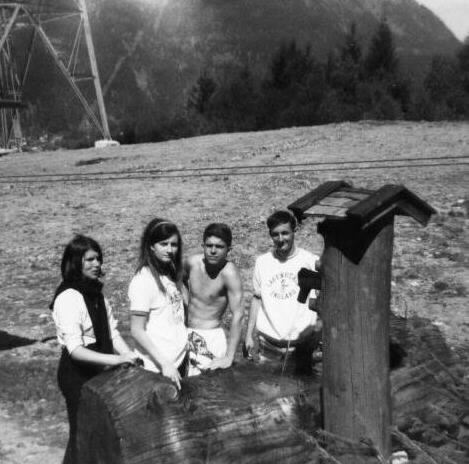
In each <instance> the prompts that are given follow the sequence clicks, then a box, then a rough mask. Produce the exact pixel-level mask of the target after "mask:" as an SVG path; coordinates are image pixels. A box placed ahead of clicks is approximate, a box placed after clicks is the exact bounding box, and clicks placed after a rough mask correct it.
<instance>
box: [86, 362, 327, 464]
mask: <svg viewBox="0 0 469 464" xmlns="http://www.w3.org/2000/svg"><path fill="white" fill-rule="evenodd" d="M319 426H320V424H319V384H318V381H314V379H312V378H311V377H309V378H292V377H281V376H279V375H278V374H276V373H275V372H274V371H273V370H272V368H271V367H269V366H266V365H255V364H253V363H252V362H251V363H249V362H243V363H240V364H238V365H236V366H234V367H233V368H231V369H228V370H223V371H216V372H213V373H209V374H204V375H201V376H198V377H191V378H188V379H184V380H183V385H182V390H181V392H180V393H178V392H177V391H176V389H175V387H174V386H173V385H172V384H171V383H170V382H169V381H168V380H166V379H165V378H164V377H162V376H161V375H158V374H154V373H152V372H148V371H145V370H143V369H141V368H135V367H131V368H127V369H124V368H119V369H117V370H112V371H108V372H105V373H103V374H101V375H99V376H97V377H95V378H94V379H92V380H91V381H90V382H88V383H87V384H85V386H84V387H83V391H82V399H81V402H80V407H79V416H78V454H79V456H78V461H79V462H80V464H92V463H93V464H96V463H100V464H105V463H109V464H121V463H125V464H130V463H132V464H143V463H148V464H150V463H152V464H153V463H206V462H210V463H224V464H225V463H240V462H249V463H253V464H256V463H272V462H275V461H277V462H279V463H292V464H295V463H305V462H319V461H318V460H317V459H315V458H314V456H315V455H317V456H319V454H318V450H317V446H316V443H315V441H314V440H313V439H311V440H310V439H309V437H311V436H312V435H311V434H312V432H313V431H314V430H315V429H317V428H318V427H319Z"/></svg>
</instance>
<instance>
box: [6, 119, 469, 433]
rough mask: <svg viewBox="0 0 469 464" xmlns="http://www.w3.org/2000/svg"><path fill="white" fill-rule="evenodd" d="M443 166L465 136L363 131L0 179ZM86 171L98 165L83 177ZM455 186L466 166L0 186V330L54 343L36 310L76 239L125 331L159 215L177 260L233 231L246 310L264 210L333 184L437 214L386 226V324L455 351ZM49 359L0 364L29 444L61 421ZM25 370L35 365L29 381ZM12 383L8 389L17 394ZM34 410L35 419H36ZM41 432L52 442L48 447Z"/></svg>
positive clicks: (307, 239) (201, 141)
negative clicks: (142, 248)
mask: <svg viewBox="0 0 469 464" xmlns="http://www.w3.org/2000/svg"><path fill="white" fill-rule="evenodd" d="M455 155H460V156H461V155H465V156H468V155H469V124H467V123H460V124H456V123H454V124H453V123H438V124H436V123H435V124H430V123H425V124H424V123H422V124H418V123H404V122H402V123H389V124H377V123H371V122H365V123H357V124H338V125H328V126H321V127H311V128H292V129H284V130H280V131H271V132H265V133H247V134H224V135H216V136H206V137H201V138H196V139H186V140H179V141H171V142H165V143H160V144H147V145H134V146H122V147H119V148H113V149H103V150H95V149H88V150H80V151H55V152H48V153H24V154H16V155H8V156H4V157H2V158H0V170H1V173H2V174H1V175H20V174H35V173H36V174H37V173H62V172H70V173H90V172H98V171H111V170H112V171H115V170H122V171H125V170H127V171H131V170H135V169H150V168H154V169H155V168H156V169H157V168H162V169H167V168H170V167H202V166H204V167H205V166H220V165H221V166H225V165H237V164H243V165H245V164H253V165H258V164H268V165H272V164H279V163H299V162H324V161H344V160H362V161H365V160H374V159H396V158H409V157H412V158H422V157H432V156H455ZM97 158H99V159H100V162H99V163H96V164H95V163H91V164H90V161H91V162H92V161H93V160H95V159H97ZM467 173H468V167H467V166H460V165H458V166H456V165H453V166H441V167H434V168H432V167H424V168H408V169H380V170H362V171H338V172H332V171H327V172H322V173H318V172H316V173H315V172H309V173H302V172H301V171H300V170H298V171H297V172H294V173H292V174H288V175H285V174H283V175H278V174H270V175H256V176H233V177H228V176H212V177H199V178H193V179H153V180H151V179H147V180H116V181H107V182H91V183H89V182H79V183H61V182H57V183H35V184H17V183H15V182H14V181H11V182H9V183H4V184H0V196H1V198H2V202H1V205H2V206H1V214H2V219H3V224H4V227H3V229H2V232H1V234H2V241H1V245H0V247H1V248H0V252H1V254H0V282H1V286H2V292H1V295H0V319H1V320H2V322H3V326H2V330H4V331H6V332H8V333H9V334H12V335H18V336H22V337H26V338H29V339H32V340H41V339H43V338H44V337H47V336H52V335H54V328H53V324H52V321H51V318H50V315H49V311H48V309H47V307H48V304H49V300H50V298H51V295H52V292H53V289H54V287H55V285H56V284H57V283H58V281H59V261H60V257H61V253H62V250H63V246H64V244H65V243H66V242H67V241H68V240H69V239H70V238H71V236H72V234H73V233H75V232H81V233H85V234H88V235H91V236H93V237H94V238H96V239H97V240H98V241H99V242H100V243H101V244H102V246H103V248H104V251H105V271H106V287H105V289H106V293H107V295H108V296H109V298H110V300H111V302H112V303H113V306H114V308H115V310H116V311H117V314H118V317H119V319H120V321H121V323H122V327H123V330H124V332H126V331H127V329H128V311H127V301H126V292H127V285H128V282H129V280H130V278H131V276H132V273H133V269H134V266H135V259H136V253H137V247H138V241H139V237H140V233H141V231H142V229H143V226H144V224H145V223H146V222H148V220H149V219H151V218H152V217H154V216H157V215H159V216H163V217H166V218H170V219H172V220H173V221H174V222H176V223H177V224H178V225H179V226H180V229H181V231H182V234H183V238H184V248H185V251H186V252H187V253H192V252H195V251H198V250H199V249H200V242H201V233H202V231H203V228H204V227H205V225H207V224H208V223H209V222H212V221H223V222H227V223H228V224H230V225H231V226H232V228H233V232H234V247H233V252H232V259H233V260H234V261H235V262H236V263H238V265H239V266H240V268H241V271H242V277H243V280H244V284H245V290H246V295H247V302H249V299H250V290H251V283H250V278H251V270H252V266H253V262H254V257H255V255H257V254H258V253H260V252H262V251H264V250H267V249H268V247H269V240H268V237H267V234H266V230H265V226H264V221H265V218H266V217H267V215H268V214H269V213H270V211H271V210H272V209H273V208H276V207H285V206H286V205H287V204H289V203H290V202H291V201H293V200H295V199H296V198H298V197H299V196H301V195H303V194H304V193H306V192H307V191H309V190H311V189H313V188H315V187H316V186H318V185H319V184H321V183H322V182H325V181H327V180H332V179H344V180H347V181H349V182H352V183H353V184H354V185H356V186H362V187H368V188H379V187H380V186H382V185H384V184H386V183H395V184H404V185H405V186H406V187H408V188H409V189H410V190H412V191H413V192H415V193H416V194H417V195H419V196H421V197H422V198H423V199H424V200H426V201H428V202H429V203H430V204H431V205H432V206H433V207H435V208H436V209H437V210H438V214H437V215H436V216H435V217H434V218H432V220H431V222H430V224H429V225H428V226H427V227H426V228H422V227H421V226H419V225H418V224H417V223H415V222H413V221H411V220H409V219H407V218H402V217H400V218H398V219H397V221H396V229H395V250H394V261H393V291H394V297H395V298H394V303H393V305H394V309H395V310H396V311H397V312H405V311H407V312H408V313H410V314H418V315H419V316H421V317H426V318H429V319H431V320H432V321H434V322H435V323H436V324H437V325H438V326H439V328H440V329H441V330H442V332H443V333H444V335H445V337H446V338H447V341H448V343H449V345H450V346H451V347H452V348H453V349H455V350H466V349H467V346H468V342H469V321H468V319H467V292H468V281H469V279H468V277H469V275H468V274H469V273H468V270H467V249H468V242H469V240H468V234H467V225H468V216H467V210H464V208H463V207H461V202H460V203H457V202H458V200H466V202H467V200H468V193H467V180H468V177H467ZM466 204H467V203H466ZM298 240H299V243H300V245H302V246H304V247H307V248H309V249H311V250H313V251H316V252H320V251H321V246H322V240H321V237H319V236H317V235H316V233H315V224H314V223H311V224H306V225H305V226H304V227H303V228H302V229H301V231H300V233H299V236H298ZM57 353H58V347H57V346H55V345H54V342H51V343H39V344H33V345H29V346H24V347H21V348H16V349H12V350H4V351H0V368H1V371H2V373H1V374H0V378H1V383H2V390H3V391H2V393H1V394H0V402H1V404H3V406H6V407H8V408H9V409H10V411H11V412H12V414H13V416H14V417H19V416H23V417H24V419H25V420H26V421H27V422H28V423H30V424H31V426H30V427H31V429H32V430H33V431H34V430H35V429H37V430H38V431H39V429H40V428H41V427H40V426H41V424H49V425H48V427H50V428H49V429H47V428H46V429H43V430H42V431H41V432H40V433H41V434H42V436H43V438H44V439H46V437H50V436H51V435H54V436H55V440H58V441H59V442H60V441H61V440H62V442H63V439H64V436H65V430H66V427H65V425H64V419H65V414H64V411H63V409H62V407H63V405H62V400H61V398H60V395H59V394H58V392H57V390H56V387H55V374H54V373H53V370H54V369H53V366H54V365H55V364H54V363H55V360H56V358H57ZM35 361H37V363H35ZM33 365H36V366H39V367H38V372H36V371H34V368H33ZM20 372H21V373H23V372H24V375H19V373H20ZM8 376H10V377H8ZM33 377H35V378H39V379H40V382H41V385H43V387H44V389H43V390H35V389H34V388H33V387H32V386H31V385H32V383H33ZM13 378H16V379H17V384H16V385H15V381H14V380H13ZM4 385H6V388H4V387H3V386H4ZM20 385H21V386H20ZM28 401H29V402H28ZM39 402H41V403H40V404H42V406H41V409H40V410H38V407H37V406H36V405H37V404H39ZM33 404H34V407H33ZM57 405H59V406H57ZM58 411H61V412H60V413H58ZM56 413H58V414H57V415H55V414H56ZM51 430H54V431H55V432H56V433H54V434H51V432H50V431H51Z"/></svg>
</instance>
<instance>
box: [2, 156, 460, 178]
mask: <svg viewBox="0 0 469 464" xmlns="http://www.w3.org/2000/svg"><path fill="white" fill-rule="evenodd" d="M466 158H469V155H458V156H456V155H455V156H434V157H422V158H398V159H371V160H349V161H319V162H314V163H311V162H310V163H307V162H305V163H279V164H245V165H230V166H205V167H200V168H187V167H186V168H168V169H137V170H134V171H122V170H121V171H97V172H89V173H86V174H80V173H71V172H65V173H56V174H53V173H51V174H12V175H5V176H0V179H19V178H21V179H36V178H41V177H77V176H87V177H88V178H90V177H95V176H96V177H98V176H114V175H125V174H128V175H134V174H140V173H142V174H161V175H164V174H168V173H175V172H191V173H197V172H202V171H203V172H204V173H205V172H206V171H226V170H235V169H236V170H237V169H240V170H241V169H263V168H266V167H269V168H296V167H302V166H305V167H308V166H337V165H343V164H353V165H355V164H370V163H380V164H383V163H397V162H407V161H411V162H413V161H440V160H445V161H447V160H457V159H466ZM207 175H208V174H207Z"/></svg>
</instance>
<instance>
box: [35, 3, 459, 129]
mask: <svg viewBox="0 0 469 464" xmlns="http://www.w3.org/2000/svg"><path fill="white" fill-rule="evenodd" d="M88 5H89V10H90V16H91V19H92V28H93V35H94V41H95V46H96V49H97V56H98V61H99V68H100V73H101V78H102V82H103V85H104V87H105V90H106V92H107V94H106V104H107V106H108V113H109V116H110V120H111V124H112V125H113V127H123V126H125V125H129V124H130V125H134V126H136V127H137V131H138V132H142V131H148V130H150V128H151V127H154V126H155V125H157V124H158V122H161V121H164V120H167V119H168V117H170V116H172V115H174V114H176V113H177V112H178V111H179V110H180V108H181V107H182V106H183V105H184V104H185V102H186V101H187V96H188V92H189V90H190V88H191V86H192V85H193V84H194V82H195V80H196V79H197V77H198V76H199V75H200V73H201V72H202V71H203V70H209V71H212V72H213V71H214V70H216V69H218V70H220V69H222V70H224V71H225V72H226V73H230V72H231V70H232V69H233V68H236V67H239V66H244V65H246V64H247V65H249V66H250V68H251V69H253V70H254V72H255V73H256V74H257V75H261V76H262V75H263V74H264V73H265V71H266V66H267V63H268V62H269V60H270V57H271V56H272V54H273V53H274V51H275V50H276V49H277V48H278V46H279V44H280V43H282V42H284V41H289V40H292V39H295V40H296V41H297V42H298V43H300V44H302V45H305V44H309V45H310V46H311V49H312V52H313V53H314V54H315V56H316V57H317V58H319V59H325V58H326V57H327V55H328V53H329V52H330V51H332V50H333V49H335V48H336V47H338V46H340V44H341V43H342V41H343V37H344V34H345V33H346V32H347V31H348V30H349V28H350V25H351V24H352V22H354V23H356V26H357V32H358V36H359V38H360V40H361V42H362V44H363V46H366V45H367V44H368V43H369V39H370V37H371V35H372V34H373V32H374V30H375V29H376V27H377V24H378V22H379V21H380V20H381V19H382V18H383V17H384V18H386V20H387V22H388V24H389V26H390V28H391V30H392V32H393V33H394V37H395V43H396V49H397V52H398V54H399V57H400V59H401V63H402V64H403V65H404V67H405V68H407V69H408V70H409V72H412V74H415V71H416V70H417V71H420V72H422V70H424V69H425V64H427V63H428V62H429V60H430V57H431V56H432V55H433V54H452V53H454V51H455V50H456V48H457V47H458V45H459V42H458V41H457V39H456V38H455V37H454V35H453V34H452V33H451V32H450V31H449V30H448V29H447V28H446V26H445V25H444V24H443V23H442V22H441V21H440V20H439V19H438V18H436V17H435V15H433V13H431V12H430V11H429V10H428V9H427V8H425V7H423V6H420V5H419V4H418V3H417V2H416V1H415V0H160V1H151V0H91V1H88ZM116 63H120V65H119V67H118V69H117V68H116ZM30 82H31V84H30V86H29V89H28V94H29V95H30V96H32V98H34V99H37V98H38V96H40V95H41V92H43V91H44V89H41V88H37V87H35V86H34V76H32V79H31V81H30ZM48 100H50V96H49V98H48ZM58 102H59V103H60V99H59V100H58Z"/></svg>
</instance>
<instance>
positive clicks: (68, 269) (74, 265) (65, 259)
mask: <svg viewBox="0 0 469 464" xmlns="http://www.w3.org/2000/svg"><path fill="white" fill-rule="evenodd" d="M88 250H93V251H96V253H98V259H99V261H100V262H101V263H102V262H103V252H102V250H101V247H100V246H99V244H98V242H97V241H96V240H93V239H92V238H91V237H86V236H84V235H75V237H73V239H72V240H71V241H70V242H69V243H68V244H67V246H66V247H65V250H64V254H63V256H62V263H61V264H60V271H61V273H62V280H63V281H64V282H72V281H77V280H81V279H82V277H83V256H84V255H85V253H86V252H87V251H88Z"/></svg>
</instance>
